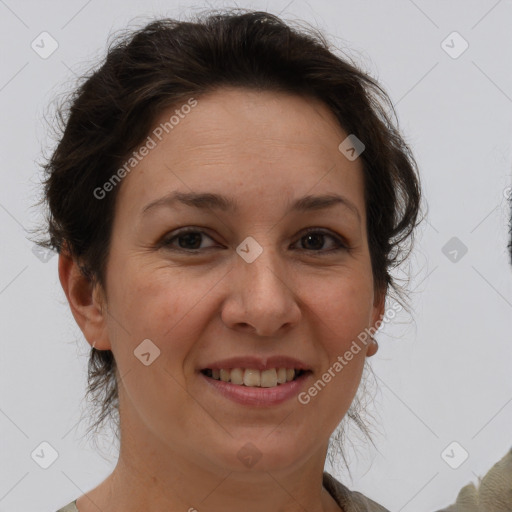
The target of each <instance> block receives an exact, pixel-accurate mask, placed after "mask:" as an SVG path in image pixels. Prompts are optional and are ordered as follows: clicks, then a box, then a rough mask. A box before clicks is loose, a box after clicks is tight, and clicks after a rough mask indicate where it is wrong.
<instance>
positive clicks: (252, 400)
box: [199, 371, 312, 407]
mask: <svg viewBox="0 0 512 512" xmlns="http://www.w3.org/2000/svg"><path fill="white" fill-rule="evenodd" d="M311 375H312V374H311V372H310V371H308V372H306V373H303V374H302V375H301V376H300V377H298V378H297V379H295V380H292V381H290V382H286V383H284V384H278V385H277V386H274V387H272V388H257V387H250V386H242V385H238V384H231V382H224V381H222V380H216V379H212V378H211V377H207V376H206V375H204V374H203V373H201V372H199V376H200V377H202V378H203V380H204V381H205V382H206V383H207V384H208V385H209V386H212V387H213V389H215V390H216V391H218V392H219V393H220V394H221V395H223V396H225V397H226V398H229V399H230V400H232V401H233V402H236V403H239V404H243V405H250V406H256V407H266V406H271V405H277V404H281V403H283V402H286V400H289V399H290V398H293V397H294V396H297V395H298V394H299V391H300V389H301V388H302V387H304V385H305V382H306V380H308V379H309V377H310V376H311Z"/></svg>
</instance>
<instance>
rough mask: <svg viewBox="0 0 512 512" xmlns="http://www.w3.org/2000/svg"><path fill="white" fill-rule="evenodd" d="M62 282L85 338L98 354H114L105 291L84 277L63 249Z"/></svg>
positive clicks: (60, 272)
mask: <svg viewBox="0 0 512 512" xmlns="http://www.w3.org/2000/svg"><path fill="white" fill-rule="evenodd" d="M59 279H60V284H61V285H62V289H63V290H64V293H65V294H66V297H67V299H68V303H69V307H70V309H71V313H72V314H73V317H74V318H75V321H76V323H77V324H78V326H79V327H80V330H81V331H82V333H83V334H84V336H85V339H86V340H87V341H88V342H89V344H90V345H91V346H92V345H93V343H94V346H95V348H97V349H98V350H110V348H111V346H110V341H109V339H108V336H107V307H106V301H105V298H104V293H103V290H102V289H101V286H100V285H99V284H94V283H93V282H92V281H91V280H90V279H88V278H87V277H86V276H84V275H83V273H82V271H81V270H80V268H79V266H78V264H77V262H76V261H75V260H74V259H73V258H72V257H71V256H70V254H69V252H68V251H67V250H65V249H63V250H62V251H61V252H60V254H59Z"/></svg>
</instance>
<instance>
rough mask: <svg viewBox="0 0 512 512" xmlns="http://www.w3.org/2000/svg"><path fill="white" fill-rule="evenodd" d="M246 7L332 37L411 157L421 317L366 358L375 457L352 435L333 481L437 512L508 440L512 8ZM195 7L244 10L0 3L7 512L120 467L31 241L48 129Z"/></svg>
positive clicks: (72, 330) (511, 397)
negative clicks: (417, 191)
mask: <svg viewBox="0 0 512 512" xmlns="http://www.w3.org/2000/svg"><path fill="white" fill-rule="evenodd" d="M237 5H238V6H239V7H247V8H254V9H258V10H268V11H269V12H272V13H275V14H278V13H281V15H282V16H283V18H284V19H285V20H295V19H297V20H305V21H308V22H311V23H313V24H314V25H316V26H317V27H319V28H320V29H322V30H324V31H325V32H326V34H327V35H328V36H329V37H330V38H331V41H332V42H333V43H334V44H335V45H336V46H338V47H341V48H343V49H345V50H346V51H348V53H349V54H350V55H351V56H352V57H353V58H355V59H356V60H357V61H358V62H359V63H360V65H361V66H362V67H363V69H365V70H366V71H368V72H370V73H371V74H372V75H373V76H374V77H376V78H377V79H378V80H379V81H380V82H381V84H382V85H383V86H384V88H385V89H386V90H387V91H388V93H389V94H390V96H391V99H392V100H393V102H394V104H395V106H396V110H397V113H398V116H399V120H400V128H401V129H402V131H403V133H404V135H405V138H406V140H407V141H408V142H409V143H410V145H411V147H412V149H413V151H414V153H415V156H416V158H417V161H418V164H419V167H420V172H421V177H422V182H423V187H424V193H425V196H426V200H427V202H428V205H429V214H428V221H427V222H425V223H424V225H423V228H422V231H421V236H420V239H419V240H418V243H417V245H416V249H415V252H414V255H413V258H412V260H411V263H412V271H411V275H412V281H411V283H410V286H411V288H412V289H413V290H414V292H413V293H412V302H413V307H414V311H413V314H412V318H411V317H410V316H407V315H401V316H400V318H398V319H396V320H395V322H394V323H393V325H388V326H386V327H385V329H384V330H383V332H382V333H381V334H379V335H378V336H377V339H378V340H379V342H380V349H379V352H378V353H377V355H376V356H375V357H373V358H372V360H371V363H372V365H373V368H374V370H375V373H376V375H377V383H378V392H377V394H376V398H375V410H374V413H375V420H374V425H375V427H376V428H375V443H376V446H377V449H374V448H373V447H371V445H368V444H365V443H363V442H362V441H357V440H355V441H354V444H355V446H356V450H355V451H354V450H352V449H350V448H349V447H348V448H347V453H348V455H349V458H350V467H351V471H352V476H353V478H352V479H351V478H350V477H349V476H348V474H347V473H346V472H345V471H344V470H342V468H341V466H340V467H339V468H338V467H337V468H335V469H334V470H333V471H334V473H335V476H337V477H338V478H340V479H341V480H342V481H343V482H344V483H345V484H346V485H347V486H348V487H350V488H352V489H355V490H360V491H361V492H363V493H364V494H366V495H368V496H369V497H371V498H372V499H374V500H376V501H377V502H379V503H382V504H383V505H384V506H386V507H387V508H389V509H390V510H392V511H404V512H413V511H414V512H418V511H419V512H421V511H429V512H432V511H434V510H437V509H438V508H441V507H442V506H446V505H448V504H450V503H452V502H453V501H454V500H455V497H456V495H457V492H458V490H459V489H460V487H462V486H464V485H466V484H467V483H469V482H470V481H474V482H476V481H477V475H480V476H482V475H483V474H485V473H486V472H487V470H488V469H489V468H490V467H491V466H492V465H493V464H494V463H495V462H496V461H497V460H499V459H500V458H501V457H502V456H503V455H505V453H506V452H507V451H508V450H509V449H510V447H511V445H512V428H511V427H512V379H511V373H512V372H511V362H512V343H511V335H510V318H511V307H512V279H511V276H512V267H511V266H510V265H509V259H508V254H507V248H506V245H507V231H508V226H507V222H508V215H509V212H508V209H507V201H506V198H505V195H504V193H505V189H506V188H507V187H509V186H510V185H511V180H510V175H511V170H512V169H511V162H512V151H511V141H512V31H511V30H510V27H511V26H512V23H511V21H512V2H511V1H510V0H501V1H496V0H492V1H491V0H489V1H487V0H485V1H484V0H480V1H475V0H471V1H468V0H458V1H450V2H447V1H441V0H438V1H426V0H415V1H414V2H413V1H412V0H396V1H386V2H380V1H376V0H372V1H369V0H365V1H359V2H355V1H353V0H352V1H348V0H341V1H340V0H338V1H327V0H321V1H320V0H319V1H315V2H313V0H310V2H309V3H308V2H307V1H305V0H295V1H289V0H286V1H282V0H279V1H276V2H273V3H272V4H271V5H272V6H271V7H270V6H269V2H266V1H252V2H249V1H240V2H238V4H237ZM190 6H194V7H195V8H197V9H203V8H207V7H208V6H211V7H216V8H218V7H223V6H233V4H229V3H223V2H218V1H216V2H214V1H212V2H210V3H209V4H201V3H199V2H194V3H190V2H175V1H171V0H168V1H156V0H154V1H149V0H148V1H146V2H144V5H142V3H141V2H136V1H134V0H116V1H109V2H106V1H99V0H91V1H89V2H87V1H82V0H73V1H64V0H61V1H46V2H41V1H35V0H34V1H23V0H5V1H3V0H0V52H1V71H0V109H1V110H0V111H1V113H2V123H1V136H0V150H1V170H0V172H1V184H2V185H1V187H0V226H1V233H0V234H1V242H0V315H1V323H0V329H1V331H0V332H1V343H2V357H1V359H0V364H1V368H0V369H1V373H0V378H1V385H2V387H1V398H0V429H1V441H0V442H1V451H0V460H1V473H0V512H1V511H3V512H7V511H9V512H21V511H23V512H36V511H37V512H42V511H44V510H47V511H50V512H54V511H55V510H56V509H57V508H58V507H59V506H62V505H64V504H66V503H68V502H69V501H71V500H72V499H74V498H76V497H78V496H80V495H81V494H83V493H84V492H87V491H88V490H90V489H92V488H93V487H95V486H96V485H97V484H98V483H99V482H101V481H102V480H103V479H104V478H105V477H106V476H107V475H108V474H109V473H110V472H111V470H112V469H113V467H114V466H115V462H116V459H115V453H114V454H113V457H112V459H111V460H107V461H106V460H104V459H103V458H102V457H101V456H100V455H98V454H97V453H96V450H95V449H94V448H93V447H92V446H89V445H87V444H86V443H85V442H83V441H82V438H81V436H82V435H83V427H84V424H85V422H82V423H79V419H80V414H81V411H82V410H83V404H82V397H83V396H84V393H85V385H86V368H87V354H88V348H89V346H88V345H87V344H86V342H85V340H84V339H83V338H82V336H81V333H80V331H79V329H78V327H77V326H76V324H75V322H74V320H73V318H72V316H71V314H70V312H69V308H68V306H67V303H66V301H65V297H64V294H63V292H62V290H61V288H60V284H59V282H58V277H57V257H53V258H51V259H50V260H49V261H48V262H47V263H43V262H42V261H41V260H40V259H39V258H37V257H36V256H35V255H34V254H33V252H32V248H33V245H32V243H31V242H30V241H29V240H27V238H26V234H27V233H26V231H25V230H26V229H30V228H33V227H34V226H35V223H36V222H37V221H38V220H40V217H39V213H38V210H37V209H34V208H32V205H33V204H34V203H35V202H36V200H37V199H38V183H39V180H40V170H39V168H38V165H37V161H38V159H40V158H41V154H42V153H41V151H42V150H43V148H44V147H48V145H49V144H51V141H50V140H49V138H48V131H47V125H46V124H45V123H44V121H43V116H44V115H45V113H47V112H48V106H49V104H50V102H51V101H52V100H53V99H54V97H55V95H56V94H58V93H62V92H66V91H68V90H69V88H70V87H72V85H73V79H74V73H77V74H80V73H81V72H83V71H85V70H86V69H88V68H89V66H90V65H92V64H94V63H96V62H97V60H98V59H99V58H101V57H102V56H103V55H104V51H105V48H106V42H107V38H108V36H109V35H110V34H111V32H112V31H116V30H118V29H121V28H124V27H126V26H127V25H128V24H129V23H131V22H135V25H137V26H140V25H142V24H143V23H144V22H145V21H149V18H150V17H151V16H153V15H158V16H160V15H162V16H163V15H167V16H170V17H180V18H182V19H185V18H186V17H187V14H188V13H190V12H191V9H190ZM134 18H137V19H136V20H135V21H134ZM42 31H48V32H49V33H50V34H51V35H52V37H53V38H55V39H56V40H57V42H58V44H59V47H58V49H57V50H56V51H55V53H53V54H52V55H51V56H50V57H49V58H47V59H42V58H41V57H39V56H38V55H37V54H36V53H35V52H34V51H33V50H32V48H31V42H32V41H33V40H34V39H35V38H36V37H37V36H38V35H39V34H40V33H41V32H42ZM453 31H457V32H458V33H459V34H460V35H461V36H462V37H463V38H464V39H465V40H466V41H467V42H468V43H469V48H468V49H467V50H466V51H465V52H464V53H463V54H462V55H460V56H459V57H458V58H455V59H454V58H452V57H450V56H449V55H448V54H447V53H446V52H445V51H444V49H443V47H442V46H441V43H442V41H443V40H445V39H446V37H447V36H448V35H449V34H451V33H452V32H453ZM448 42H449V44H450V45H452V46H454V50H453V51H456V50H457V49H458V48H460V41H458V40H457V39H454V42H453V43H451V42H450V39H449V40H448ZM454 236H455V237H457V238H458V239H460V241H461V242H462V243H464V245H465V246H467V248H468V252H467V254H465V255H464V256H463V257H462V258H461V259H459V260H458V261H457V262H452V261H450V259H448V257H447V256H445V254H444V253H443V252H442V248H443V247H444V245H445V244H446V243H447V242H448V240H450V239H451V238H452V237H454ZM43 441H46V442H48V443H50V444H51V445H52V446H53V447H54V448H55V450H56V451H57V452H58V454H59V457H58V459H57V460H56V461H55V462H54V463H53V464H52V465H51V466H50V467H49V468H48V469H42V468H41V467H39V466H38V465H37V464H36V463H35V462H34V461H33V460H32V458H31V453H32V452H33V450H34V449H35V448H36V447H38V445H39V444H40V443H41V442H43ZM452 441H457V442H458V443H459V444H460V445H461V446H462V447H464V449H465V450H467V452H468V453H469V458H468V459H467V460H466V461H465V462H464V463H463V464H462V465H461V466H460V467H459V468H458V469H452V468H451V467H449V466H448V465H447V463H446V462H445V461H444V460H443V458H442V457H441V453H442V452H443V450H444V449H445V448H446V447H447V446H448V445H449V444H450V443H451V442H452ZM107 444H108V443H107ZM454 454H455V455H457V453H456V452H454Z"/></svg>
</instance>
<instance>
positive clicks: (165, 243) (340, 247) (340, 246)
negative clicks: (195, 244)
mask: <svg viewBox="0 0 512 512" xmlns="http://www.w3.org/2000/svg"><path fill="white" fill-rule="evenodd" d="M191 233H200V234H201V235H205V236H207V237H208V238H210V239H211V240H213V238H212V237H211V236H209V235H208V234H207V233H206V232H205V231H203V230H202V229H199V228H192V227H189V228H184V229H182V230H181V231H178V232H177V233H176V234H174V235H173V236H172V237H170V238H164V239H163V240H162V241H161V242H160V246H161V247H164V248H165V249H166V250H170V251H176V252H185V253H189V254H198V253H200V252H201V251H204V250H205V249H183V248H177V247H171V244H172V242H173V241H174V240H177V239H178V238H180V237H182V236H184V235H188V234H191ZM311 234H320V235H323V236H327V237H330V238H332V239H333V240H334V241H335V243H336V245H337V247H335V248H334V249H327V250H325V249H323V250H322V249H320V250H314V249H303V250H304V251H307V252H312V253H333V252H338V251H346V252H349V251H350V248H349V246H348V244H347V243H346V242H345V241H344V240H343V239H342V238H341V237H339V236H336V235H334V234H332V233H330V232H329V231H327V230H325V229H321V228H308V229H307V230H306V231H305V232H303V234H302V235H301V236H300V238H299V240H301V239H302V238H304V237H306V236H308V235H311ZM209 249H215V247H208V248H206V250H209Z"/></svg>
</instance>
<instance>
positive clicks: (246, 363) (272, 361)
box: [201, 355, 311, 371]
mask: <svg viewBox="0 0 512 512" xmlns="http://www.w3.org/2000/svg"><path fill="white" fill-rule="evenodd" d="M232 368H245V369H247V368H250V369H255V370H260V371H262V370H269V369H271V368H294V369H296V370H310V369H311V367H310V366H309V365H307V364H306V363H304V362H303V361H300V360H299V359H295V358H294V357H288V356H284V355H276V356H270V357H254V356H245V357H230V358H229V359H222V360H218V361H215V362H213V363H209V364H207V365H206V366H204V367H201V370H206V369H210V370H221V369H224V370H228V369H232Z"/></svg>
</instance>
